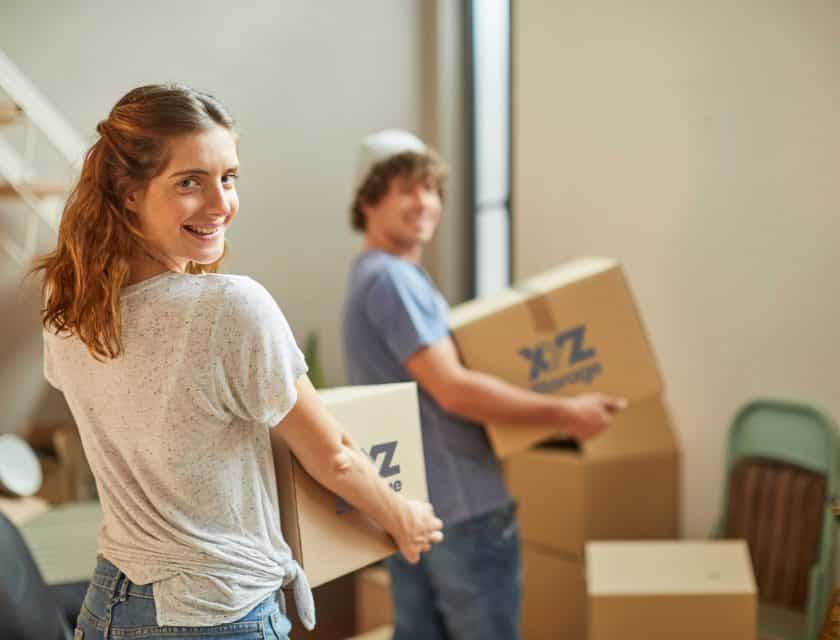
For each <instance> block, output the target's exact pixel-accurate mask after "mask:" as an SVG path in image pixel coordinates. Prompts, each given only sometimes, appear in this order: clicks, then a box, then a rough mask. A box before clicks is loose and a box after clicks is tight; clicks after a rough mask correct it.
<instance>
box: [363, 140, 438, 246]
mask: <svg viewBox="0 0 840 640" xmlns="http://www.w3.org/2000/svg"><path fill="white" fill-rule="evenodd" d="M395 177H408V178H411V179H413V180H418V181H420V180H426V179H428V178H431V179H432V180H433V181H434V182H435V186H436V187H437V192H438V195H440V199H441V201H443V199H444V196H445V194H446V178H447V168H446V165H444V164H443V161H442V160H441V159H440V157H439V156H438V154H437V153H435V152H434V151H432V150H429V151H427V152H426V153H416V152H414V151H406V152H405V153H399V154H397V155H394V156H391V157H390V158H386V159H385V160H383V161H381V162H378V163H376V164H375V165H373V167H371V170H370V172H369V173H368V175H367V178H365V180H364V182H362V184H361V186H360V187H359V188H358V189H357V190H356V197H355V198H354V199H353V206H352V208H351V209H350V225H351V226H352V227H353V229H355V230H356V231H362V232H364V231H365V229H366V228H367V217H366V216H365V212H364V210H363V206H364V205H368V206H376V205H377V204H379V202H381V201H382V198H384V197H385V194H386V193H388V189H389V188H390V186H391V180H392V179H393V178H395Z"/></svg>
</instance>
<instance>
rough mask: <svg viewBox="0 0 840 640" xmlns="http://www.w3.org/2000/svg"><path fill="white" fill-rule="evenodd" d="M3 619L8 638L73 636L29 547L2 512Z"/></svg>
mask: <svg viewBox="0 0 840 640" xmlns="http://www.w3.org/2000/svg"><path fill="white" fill-rule="evenodd" d="M0 621H2V625H3V636H2V637H3V638H4V640H67V639H69V638H71V637H72V632H71V630H70V629H69V627H68V626H67V623H66V621H65V620H64V619H63V617H62V615H61V613H60V612H59V609H58V606H57V605H56V603H55V600H54V598H53V596H52V594H51V593H50V591H49V589H48V587H47V585H46V584H44V580H43V578H42V577H41V573H40V572H39V571H38V567H37V566H36V565H35V561H34V560H33V558H32V554H31V553H30V552H29V548H28V547H27V546H26V543H25V542H24V540H23V538H22V537H21V535H20V532H18V530H17V528H16V527H15V525H14V524H12V522H11V521H10V520H9V519H8V518H7V517H6V516H5V515H4V514H3V513H2V512H0Z"/></svg>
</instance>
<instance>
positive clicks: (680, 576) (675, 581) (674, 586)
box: [586, 540, 756, 597]
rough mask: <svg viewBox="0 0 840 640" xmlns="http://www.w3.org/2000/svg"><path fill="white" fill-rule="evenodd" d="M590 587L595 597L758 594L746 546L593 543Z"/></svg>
mask: <svg viewBox="0 0 840 640" xmlns="http://www.w3.org/2000/svg"><path fill="white" fill-rule="evenodd" d="M653 567H655V568H656V570H655V571H653V570H651V569H652V568H653ZM586 581H587V590H588V592H589V594H590V596H593V597H598V596H618V595H622V596H633V595H639V596H641V595H651V594H656V595H680V594H755V593H756V586H755V578H754V577H753V570H752V564H751V562H750V556H749V552H748V550H747V545H746V542H745V541H743V540H710V541H688V540H673V541H667V542H589V543H587V545H586Z"/></svg>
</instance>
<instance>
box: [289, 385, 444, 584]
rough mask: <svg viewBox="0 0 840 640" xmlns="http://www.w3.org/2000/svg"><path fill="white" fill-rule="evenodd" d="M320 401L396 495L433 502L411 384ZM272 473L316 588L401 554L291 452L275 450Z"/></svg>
mask: <svg viewBox="0 0 840 640" xmlns="http://www.w3.org/2000/svg"><path fill="white" fill-rule="evenodd" d="M320 396H321V399H322V400H323V401H324V403H325V404H326V406H327V408H328V409H329V410H330V412H331V413H332V414H333V415H334V416H335V417H336V418H337V419H338V421H339V422H340V423H341V424H342V426H343V427H344V429H345V430H346V431H347V432H348V433H349V434H350V436H351V437H352V438H353V440H354V441H355V442H356V444H357V445H359V447H361V449H362V450H363V451H365V453H367V454H368V455H369V456H370V457H371V459H372V460H373V462H374V464H376V465H377V467H378V468H379V474H380V475H381V476H382V477H383V478H384V479H385V480H387V481H388V483H389V484H390V485H391V488H392V489H393V490H394V491H399V492H400V493H401V494H402V495H404V496H405V497H407V498H411V499H415V500H427V499H428V497H427V488H426V471H425V467H424V464H423V444H422V440H421V435H420V416H419V410H418V405H417V387H416V385H415V384H414V383H401V384H388V385H375V386H365V387H343V388H338V389H329V390H326V391H321V392H320ZM278 428H282V425H281V426H280V427H278ZM274 467H275V471H276V474H277V490H278V498H279V501H280V520H281V525H282V528H283V536H284V537H285V539H286V542H287V543H288V544H289V546H290V547H291V549H292V553H293V554H294V557H295V559H296V560H297V561H298V562H299V563H300V565H301V566H302V567H303V569H304V572H305V573H306V576H307V578H309V583H310V584H311V585H312V586H313V587H315V586H318V585H320V584H323V583H324V582H328V581H329V580H332V579H333V578H337V577H338V576H342V575H344V574H346V573H350V572H351V571H355V570H356V569H359V568H361V567H364V566H366V565H369V564H371V563H373V562H376V561H378V560H381V559H382V558H385V557H387V556H389V555H391V554H392V553H394V552H395V551H396V547H395V545H394V543H393V541H392V540H391V538H390V536H388V534H386V533H385V532H384V531H383V530H382V529H381V528H379V527H377V526H376V525H375V524H374V523H373V522H372V521H371V520H369V519H368V518H366V517H365V516H363V515H362V514H361V513H359V512H358V511H356V510H355V509H353V508H352V507H350V505H348V504H346V503H345V502H344V501H343V500H341V499H340V498H338V497H337V496H336V495H335V494H333V493H331V492H330V491H328V490H327V489H325V488H324V487H322V486H321V485H319V484H318V483H317V482H315V480H314V479H313V478H312V477H311V476H310V475H309V474H308V473H306V471H305V470H304V469H303V467H302V466H301V465H300V463H299V462H298V461H297V460H296V459H295V457H294V456H293V455H292V454H291V452H290V451H289V450H288V449H287V448H285V447H280V448H276V449H275V451H274Z"/></svg>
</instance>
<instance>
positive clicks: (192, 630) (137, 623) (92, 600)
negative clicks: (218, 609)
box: [74, 557, 291, 640]
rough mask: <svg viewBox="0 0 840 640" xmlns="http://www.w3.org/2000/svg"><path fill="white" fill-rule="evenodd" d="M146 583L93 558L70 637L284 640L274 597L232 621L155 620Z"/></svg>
mask: <svg viewBox="0 0 840 640" xmlns="http://www.w3.org/2000/svg"><path fill="white" fill-rule="evenodd" d="M156 615H157V612H156V609H155V600H154V596H153V595H152V585H151V584H145V585H136V584H134V583H133V582H131V581H130V580H129V579H128V578H126V576H125V574H124V573H123V572H122V571H120V570H119V569H118V568H117V567H115V566H114V565H113V564H111V563H110V562H108V561H107V560H105V559H104V558H101V557H100V558H99V562H98V563H97V565H96V571H95V572H94V574H93V580H92V581H91V583H90V587H89V588H88V592H87V595H86V596H85V601H84V603H83V604H82V610H81V611H80V612H79V619H78V622H77V623H76V625H77V626H76V635H75V636H74V637H75V639H76V640H111V639H112V638H124V639H128V638H137V639H140V638H142V639H143V640H163V639H164V638H165V639H166V640H175V639H176V638H190V639H191V640H202V639H204V638H212V640H288V639H287V636H288V633H289V630H290V629H291V624H290V623H289V620H288V618H286V616H284V615H283V614H282V613H281V612H280V608H279V606H278V605H277V601H276V600H275V599H274V598H273V597H271V598H266V599H265V600H263V601H262V602H261V603H260V604H258V605H257V606H256V607H254V608H253V609H252V610H251V612H250V613H248V615H246V616H245V617H244V618H241V619H240V620H237V621H236V622H231V623H228V624H221V625H217V626H212V627H169V626H167V627H160V626H158V625H157V618H156Z"/></svg>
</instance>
